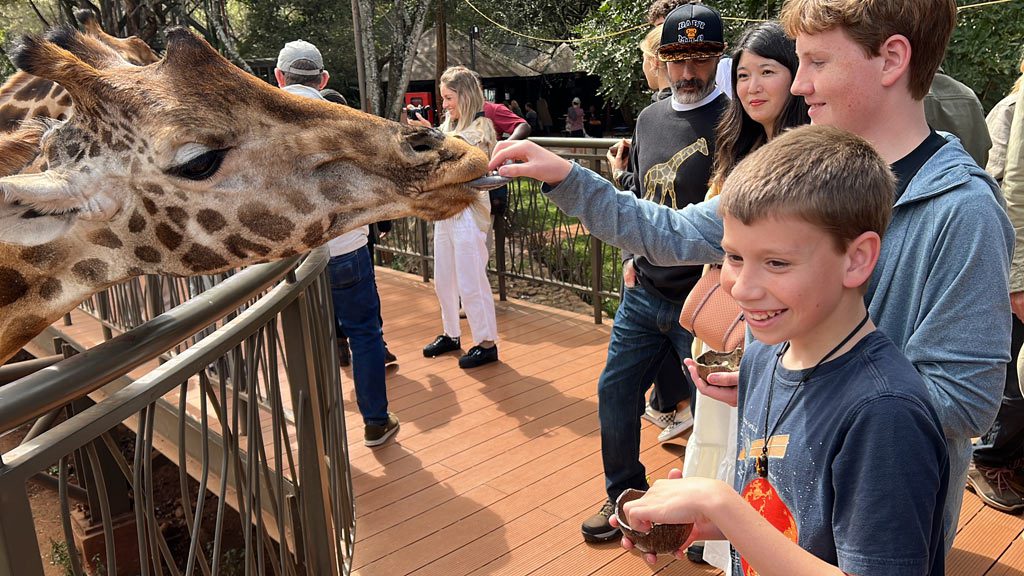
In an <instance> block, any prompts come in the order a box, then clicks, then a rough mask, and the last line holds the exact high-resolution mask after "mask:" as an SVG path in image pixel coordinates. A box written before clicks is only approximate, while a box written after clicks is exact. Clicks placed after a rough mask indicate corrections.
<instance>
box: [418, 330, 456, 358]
mask: <svg viewBox="0 0 1024 576" xmlns="http://www.w3.org/2000/svg"><path fill="white" fill-rule="evenodd" d="M461 347H462V346H461V344H459V337H458V336H456V337H455V338H452V337H451V336H449V335H447V334H441V335H440V336H438V337H437V338H434V341H433V342H431V343H430V344H427V345H426V346H424V347H423V355H424V356H426V357H427V358H433V357H434V356H440V355H441V354H444V353H445V352H454V351H455V350H458V349H459V348H461Z"/></svg>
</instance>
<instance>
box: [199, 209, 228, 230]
mask: <svg viewBox="0 0 1024 576" xmlns="http://www.w3.org/2000/svg"><path fill="white" fill-rule="evenodd" d="M196 221H197V222H199V225H200V226H202V227H203V230H206V231H207V232H211V233H212V232H216V231H218V230H220V229H221V228H223V227H224V226H226V225H227V221H226V220H225V219H224V217H223V216H221V214H220V212H217V211H216V210H210V209H209V208H203V209H202V210H200V211H199V212H197V213H196Z"/></svg>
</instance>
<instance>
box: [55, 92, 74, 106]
mask: <svg viewBox="0 0 1024 576" xmlns="http://www.w3.org/2000/svg"><path fill="white" fill-rule="evenodd" d="M57 105H58V106H71V96H70V95H68V94H66V93H65V94H64V95H63V96H61V97H60V98H58V99H57Z"/></svg>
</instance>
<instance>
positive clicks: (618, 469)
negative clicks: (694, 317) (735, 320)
mask: <svg viewBox="0 0 1024 576" xmlns="http://www.w3.org/2000/svg"><path fill="white" fill-rule="evenodd" d="M681 309H682V305H681V304H673V303H672V302H669V301H667V300H662V299H661V298H659V297H657V296H655V295H653V294H650V293H649V292H647V291H646V290H644V288H643V287H642V286H640V285H639V284H637V286H635V287H633V288H626V289H625V290H623V292H622V303H621V304H619V310H618V312H616V313H615V325H614V326H613V327H612V337H611V341H610V342H609V343H608V360H607V362H606V363H605V367H604V371H603V372H601V378H600V380H598V382H597V414H598V418H599V419H600V421H601V459H602V460H603V462H604V479H605V487H606V488H607V490H608V497H609V498H611V500H612V501H615V500H616V499H617V498H618V497H619V494H621V493H622V491H623V490H625V489H627V488H636V489H638V490H646V489H647V488H648V486H647V477H646V471H645V470H644V465H643V464H641V463H640V415H641V414H643V411H644V403H645V399H644V393H645V392H646V391H647V388H648V387H649V386H650V385H651V381H652V380H653V379H654V375H655V374H657V373H658V369H659V368H660V367H661V362H662V360H663V359H664V358H665V356H666V355H667V354H668V351H669V349H671V348H675V351H676V353H677V354H679V357H680V358H689V357H690V345H691V344H692V343H693V335H691V334H690V333H689V332H687V331H686V330H683V329H682V327H680V326H679V312H680V310H681ZM687 378H688V376H687ZM684 385H686V384H685V383H682V382H681V383H680V386H684Z"/></svg>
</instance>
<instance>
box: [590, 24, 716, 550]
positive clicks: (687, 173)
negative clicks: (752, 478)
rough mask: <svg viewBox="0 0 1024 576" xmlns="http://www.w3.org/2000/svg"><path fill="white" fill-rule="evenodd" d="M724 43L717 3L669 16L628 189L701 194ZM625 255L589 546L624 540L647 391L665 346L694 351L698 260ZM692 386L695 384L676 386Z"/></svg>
mask: <svg viewBox="0 0 1024 576" xmlns="http://www.w3.org/2000/svg"><path fill="white" fill-rule="evenodd" d="M725 48H726V45H725V40H724V38H723V34H722V20H721V17H720V16H719V14H718V12H716V11H715V10H714V9H712V8H710V7H708V6H705V5H703V4H684V5H682V6H679V7H677V8H676V9H674V10H672V12H670V13H669V15H668V17H667V18H666V20H665V23H664V26H663V28H662V36H661V42H660V45H659V47H658V50H657V54H658V58H659V59H660V60H661V61H663V62H666V63H667V69H668V78H669V81H670V82H671V89H672V97H671V98H666V99H664V100H660V101H658V102H655V103H653V104H651V105H650V106H648V107H647V108H644V109H643V110H642V111H641V112H640V115H639V116H638V117H637V122H636V132H635V134H634V136H633V145H632V146H631V148H630V151H629V154H630V156H631V158H632V164H633V166H635V167H636V168H637V171H636V178H634V179H633V182H632V186H631V187H630V188H629V190H630V191H632V192H633V193H634V194H635V195H636V196H638V197H640V198H644V199H646V200H651V201H654V202H657V203H659V204H664V205H667V206H670V207H672V208H682V207H684V206H686V205H688V204H697V203H699V202H701V201H703V200H704V195H705V193H706V192H707V182H708V179H709V177H710V176H711V168H712V165H713V158H712V156H713V155H714V151H715V126H716V125H717V124H718V119H719V117H720V116H721V115H722V112H723V111H724V110H725V107H726V105H727V104H728V97H727V96H725V94H723V93H722V91H721V90H720V89H719V88H718V87H717V85H716V84H715V74H716V72H717V69H718V59H719V57H720V56H721V55H722V54H723V53H724V52H725ZM622 257H623V259H624V263H623V272H622V275H623V281H624V284H625V289H624V290H623V295H622V302H621V303H620V304H619V309H618V312H617V313H616V315H615V324H614V326H613V327H612V335H611V341H610V342H609V345H608V360H607V362H606V363H605V369H604V371H603V372H602V373H601V377H600V378H599V380H598V383H597V398H598V403H597V404H598V418H599V419H600V422H601V458H602V460H603V463H604V475H605V488H606V490H607V494H608V499H607V500H606V501H605V503H604V505H603V506H601V508H600V510H598V511H597V512H596V513H595V514H594V515H593V516H590V517H589V518H587V519H586V520H585V521H584V522H583V525H582V527H581V531H582V533H583V539H584V540H586V541H587V542H606V541H609V540H615V539H618V538H619V536H620V534H619V530H618V529H617V528H615V527H613V526H611V524H609V522H608V517H609V516H610V515H611V514H612V512H613V511H614V502H615V500H616V499H617V498H618V497H619V494H621V493H622V492H623V491H624V490H626V489H627V488H635V489H638V490H646V489H647V488H648V485H647V475H646V470H645V469H644V465H643V463H641V462H640V415H641V414H642V413H643V411H644V408H643V406H644V398H643V396H644V392H645V391H646V390H647V388H649V387H650V385H651V382H652V381H653V380H654V375H655V373H656V372H657V371H658V369H659V368H660V366H661V363H662V361H663V359H664V358H665V357H666V356H667V354H668V351H669V349H674V350H675V351H676V354H677V355H678V357H679V358H689V357H690V346H691V344H692V342H693V336H692V335H691V334H690V333H689V332H687V331H686V330H683V329H682V328H681V327H680V326H679V323H678V322H677V321H676V319H677V318H679V312H680V310H681V309H682V305H683V301H684V300H685V299H686V296H687V294H689V292H690V289H691V288H693V286H694V284H696V283H697V280H698V279H699V278H700V275H701V271H702V268H701V267H700V266H670V267H663V266H657V265H655V264H653V263H651V262H650V261H649V260H648V259H647V258H645V257H643V256H634V255H632V254H626V253H624V254H623V256H622ZM686 385H690V384H689V383H688V382H687V383H683V382H680V386H686ZM691 386H692V385H691ZM681 396H682V395H680V397H681ZM692 422H693V420H692V418H691V414H690V411H689V410H682V411H678V412H677V413H676V414H675V416H674V418H673V422H672V423H671V424H669V425H668V426H667V427H666V428H665V430H664V431H662V433H661V435H659V437H658V438H659V440H662V441H665V440H670V439H672V438H675V437H677V436H679V435H681V434H683V433H685V432H686V431H687V430H688V429H689V428H690V427H691V426H692Z"/></svg>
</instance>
